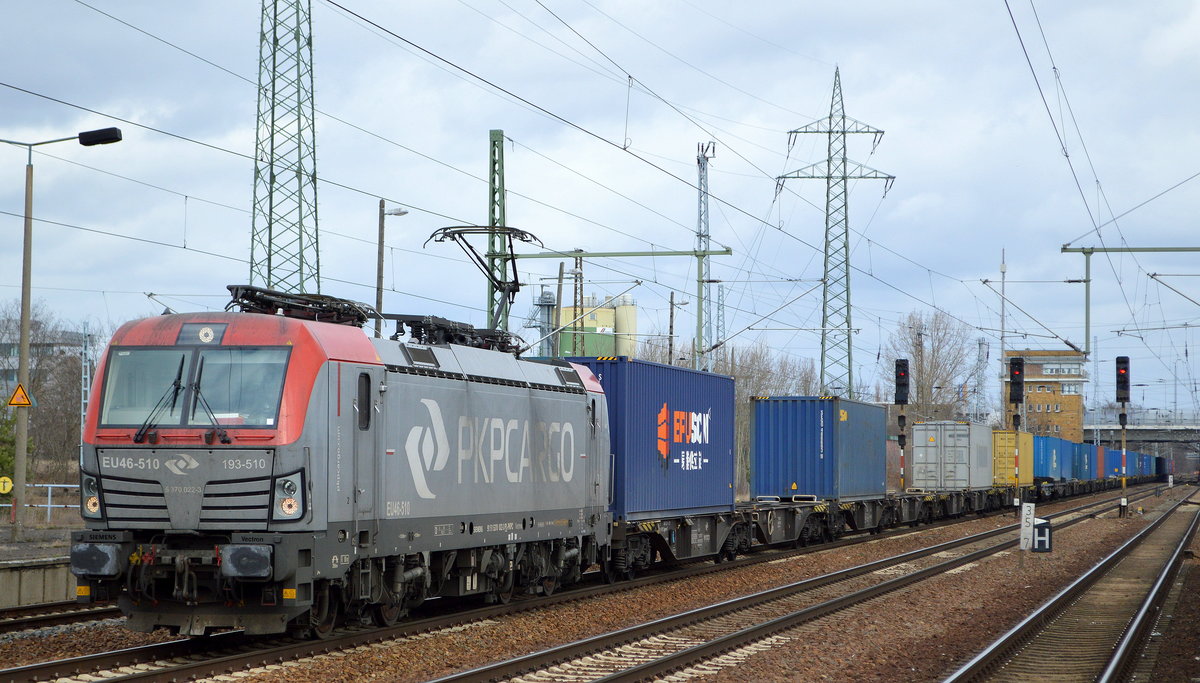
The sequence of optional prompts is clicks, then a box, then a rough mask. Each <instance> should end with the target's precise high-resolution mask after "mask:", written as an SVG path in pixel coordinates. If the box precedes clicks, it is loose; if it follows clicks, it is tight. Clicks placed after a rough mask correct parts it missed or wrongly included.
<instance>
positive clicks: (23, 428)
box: [0, 128, 121, 541]
mask: <svg viewBox="0 0 1200 683" xmlns="http://www.w3.org/2000/svg"><path fill="white" fill-rule="evenodd" d="M68 140H78V141H79V144H81V145H83V146H84V147H91V146H93V145H107V144H110V143H113V142H120V141H121V129H120V128H101V129H99V130H89V131H84V132H82V133H80V134H79V135H75V136H72V137H69V138H55V139H53V140H42V141H41V142H19V141H17V140H4V139H0V142H4V143H7V144H10V145H15V146H17V147H24V148H25V149H26V150H27V152H28V156H27V160H26V162H25V234H24V237H23V242H22V249H21V337H20V341H19V354H20V356H19V358H18V360H17V384H18V385H20V386H21V387H23V388H24V389H25V391H26V392H28V391H29V324H30V323H29V317H30V315H29V311H30V289H31V288H30V270H31V262H32V260H33V259H32V253H33V148H34V147H38V146H40V145H49V144H52V143H55V142H67V141H68ZM5 398H7V397H5ZM15 410H16V411H17V414H16V418H17V425H16V428H15V430H14V431H15V432H16V434H15V437H16V444H15V449H14V450H15V452H14V454H13V499H12V522H13V527H12V540H13V541H20V540H22V538H21V537H22V534H23V531H24V526H25V468H26V464H25V460H26V456H27V455H28V453H27V448H28V444H29V412H28V409H27V408H25V407H18V408H15Z"/></svg>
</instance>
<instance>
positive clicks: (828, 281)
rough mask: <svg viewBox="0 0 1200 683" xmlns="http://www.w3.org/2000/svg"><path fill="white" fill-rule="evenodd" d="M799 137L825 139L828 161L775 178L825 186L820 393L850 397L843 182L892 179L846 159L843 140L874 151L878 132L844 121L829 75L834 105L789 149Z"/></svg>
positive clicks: (836, 80) (837, 80)
mask: <svg viewBox="0 0 1200 683" xmlns="http://www.w3.org/2000/svg"><path fill="white" fill-rule="evenodd" d="M801 133H821V134H824V135H826V136H828V156H827V158H826V159H825V160H824V161H819V162H817V163H815V164H812V165H809V166H806V167H805V168H802V169H800V170H798V171H792V172H791V173H788V174H786V175H782V176H780V177H779V178H778V181H779V182H780V183H782V182H783V181H784V180H786V179H789V178H808V179H823V180H824V181H825V280H824V284H823V285H822V296H821V393H822V394H824V395H836V396H848V397H850V398H854V397H855V391H854V352H853V347H854V343H853V341H854V340H853V337H852V332H853V327H852V320H851V315H850V220H849V215H848V211H847V208H848V206H847V205H848V201H847V189H846V184H847V183H846V181H848V180H858V179H878V180H884V181H886V184H885V186H884V192H885V193H886V192H887V189H888V188H890V187H891V184H892V181H893V180H895V176H891V175H888V174H886V173H882V172H880V171H876V170H875V169H873V168H868V167H866V166H863V165H862V164H860V163H857V162H855V161H850V160H848V159H847V158H846V135H847V134H848V133H870V134H871V135H873V136H874V140H873V145H877V144H879V139H880V138H881V137H882V136H883V131H882V130H879V129H878V128H873V127H871V126H868V125H867V124H865V123H863V122H861V121H857V120H855V119H852V118H850V117H849V116H846V111H845V109H844V108H843V106H842V77H841V73H840V72H839V70H838V69H836V68H835V69H834V71H833V101H832V102H831V104H830V107H829V116H828V117H826V118H823V119H819V120H817V121H813V122H812V123H810V124H808V125H806V126H802V127H800V128H797V129H796V130H793V131H790V132H789V133H788V141H789V144H790V143H791V141H792V140H793V139H794V138H795V136H797V135H799V134H801Z"/></svg>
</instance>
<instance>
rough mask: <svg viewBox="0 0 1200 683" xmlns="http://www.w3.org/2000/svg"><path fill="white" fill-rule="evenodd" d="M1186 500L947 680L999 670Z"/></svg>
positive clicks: (980, 676) (978, 676) (974, 677)
mask: <svg viewBox="0 0 1200 683" xmlns="http://www.w3.org/2000/svg"><path fill="white" fill-rule="evenodd" d="M1185 500H1186V499H1184V500H1180V501H1177V502H1176V503H1175V504H1174V505H1172V506H1171V507H1170V508H1169V509H1168V510H1166V511H1165V512H1164V513H1163V514H1162V515H1160V516H1159V518H1158V519H1156V520H1155V521H1154V522H1152V523H1150V524H1149V525H1147V526H1146V528H1144V529H1142V530H1141V531H1139V532H1138V533H1137V534H1135V535H1134V536H1133V537H1132V538H1130V539H1129V540H1127V541H1126V542H1125V543H1123V544H1121V546H1120V547H1118V548H1117V549H1116V550H1114V551H1113V552H1112V553H1110V554H1109V555H1108V556H1107V557H1106V558H1104V559H1103V560H1101V561H1100V562H1099V563H1097V564H1096V565H1095V566H1093V567H1092V568H1091V569H1089V570H1088V571H1087V572H1086V573H1084V574H1083V575H1082V576H1080V577H1079V578H1078V579H1076V580H1075V581H1073V582H1071V584H1070V585H1068V586H1067V587H1066V588H1063V589H1062V590H1061V591H1059V592H1058V593H1057V594H1056V595H1055V596H1054V597H1052V598H1050V599H1049V600H1048V601H1046V602H1045V603H1043V604H1042V606H1041V607H1039V608H1038V609H1037V610H1035V611H1034V612H1033V613H1032V614H1030V615H1029V616H1027V617H1025V619H1023V620H1021V622H1020V623H1018V624H1017V625H1016V626H1014V627H1012V628H1011V629H1009V630H1008V632H1006V633H1005V634H1004V635H1002V636H1000V638H998V639H996V640H995V641H994V642H993V643H992V644H991V645H989V646H988V647H987V648H985V649H984V650H983V651H982V652H980V653H979V654H977V655H975V657H973V658H972V659H971V660H970V661H968V662H967V663H966V664H964V665H962V666H961V667H959V669H958V670H957V671H955V672H954V673H952V674H950V676H949V677H947V678H946V679H945V681H944V683H960V682H963V681H974V680H981V679H983V678H985V677H986V676H987V675H989V674H991V673H993V672H994V671H995V669H997V668H998V667H999V666H1001V665H1002V664H1003V663H1004V662H1005V661H1006V660H1007V658H1008V657H1009V656H1010V655H1011V653H1013V652H1014V651H1016V650H1017V649H1018V648H1020V647H1022V646H1024V645H1025V644H1026V643H1027V642H1028V641H1029V640H1030V639H1031V638H1032V637H1033V636H1035V635H1036V633H1037V632H1038V631H1040V630H1041V629H1043V628H1044V627H1045V626H1046V625H1047V624H1049V623H1050V622H1052V621H1053V620H1054V619H1055V618H1057V617H1058V615H1059V614H1060V613H1061V612H1062V611H1063V610H1064V609H1066V608H1067V607H1068V606H1070V605H1071V604H1072V603H1074V602H1075V601H1076V600H1077V599H1078V598H1079V597H1080V596H1082V595H1083V594H1085V593H1087V591H1088V590H1089V589H1090V588H1091V587H1092V585H1094V584H1095V583H1096V582H1097V581H1098V580H1099V579H1101V578H1102V577H1103V576H1104V575H1105V574H1106V573H1108V571H1109V570H1110V569H1112V568H1113V567H1114V566H1116V565H1117V564H1118V563H1119V562H1120V561H1121V560H1123V559H1124V558H1125V557H1126V556H1128V555H1129V553H1130V552H1132V551H1133V549H1134V548H1136V547H1137V546H1138V545H1139V544H1141V543H1142V542H1143V541H1145V540H1146V539H1147V538H1149V537H1150V535H1151V534H1153V533H1154V531H1155V530H1157V529H1158V528H1159V527H1160V526H1161V525H1162V524H1163V522H1165V521H1166V520H1167V519H1168V518H1169V517H1170V516H1171V514H1172V513H1173V512H1175V510H1177V509H1178V508H1179V507H1180V506H1181V505H1183V504H1184V502H1185Z"/></svg>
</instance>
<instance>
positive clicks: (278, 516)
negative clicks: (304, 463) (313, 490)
mask: <svg viewBox="0 0 1200 683" xmlns="http://www.w3.org/2000/svg"><path fill="white" fill-rule="evenodd" d="M273 502H274V505H272V506H271V519H272V520H273V521H278V522H291V521H297V520H300V519H302V518H303V517H304V472H303V470H301V471H299V472H293V473H292V474H288V475H284V476H282V477H277V478H276V479H275V495H274V501H273Z"/></svg>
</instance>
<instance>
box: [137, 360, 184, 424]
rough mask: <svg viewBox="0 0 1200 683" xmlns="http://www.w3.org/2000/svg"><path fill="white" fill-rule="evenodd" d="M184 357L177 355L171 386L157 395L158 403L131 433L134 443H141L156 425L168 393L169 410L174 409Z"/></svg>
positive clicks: (181, 387) (181, 377)
mask: <svg viewBox="0 0 1200 683" xmlns="http://www.w3.org/2000/svg"><path fill="white" fill-rule="evenodd" d="M184 358H185V356H182V355H181V356H180V357H179V369H178V370H176V371H175V381H174V382H171V386H169V387H167V390H166V391H164V392H163V395H162V396H160V397H159V399H158V403H155V404H154V407H153V408H151V409H150V414H149V415H147V416H146V421H145V422H143V423H142V426H141V427H139V428H138V430H137V432H136V433H135V434H134V435H133V442H134V443H142V442H143V441H145V440H146V433H147V432H149V431H150V430H151V429H153V428H154V427H157V426H158V423H157V422H156V420H158V416H159V415H161V414H162V411H163V408H165V407H166V405H167V396H168V395H170V397H171V410H175V403H176V401H178V400H179V392H180V391H181V390H182V389H183V384H181V380H182V379H183V361H184Z"/></svg>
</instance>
